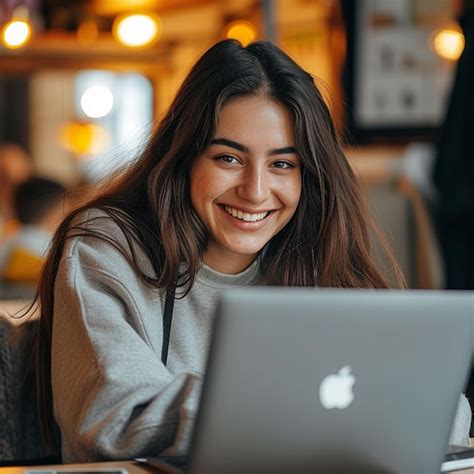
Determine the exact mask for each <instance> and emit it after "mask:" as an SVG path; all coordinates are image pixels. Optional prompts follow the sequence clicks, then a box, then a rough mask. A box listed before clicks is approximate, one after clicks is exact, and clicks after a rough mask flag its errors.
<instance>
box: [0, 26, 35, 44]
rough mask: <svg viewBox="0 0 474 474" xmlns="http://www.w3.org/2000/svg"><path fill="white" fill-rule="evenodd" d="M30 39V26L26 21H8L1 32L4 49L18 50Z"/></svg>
mask: <svg viewBox="0 0 474 474" xmlns="http://www.w3.org/2000/svg"><path fill="white" fill-rule="evenodd" d="M30 38H31V25H30V23H29V21H28V20H21V19H13V20H10V21H9V22H8V23H7V24H6V25H5V26H4V27H3V30H2V43H3V45H4V46H5V47H6V48H9V49H18V48H21V47H23V46H25V44H26V43H28V41H29V40H30Z"/></svg>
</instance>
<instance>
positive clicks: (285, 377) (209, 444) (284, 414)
mask: <svg viewBox="0 0 474 474" xmlns="http://www.w3.org/2000/svg"><path fill="white" fill-rule="evenodd" d="M473 294H474V293H472V292H471V293H470V292H449V293H448V292H440V291H436V292H429V291H416V292H415V291H393V290H375V291H374V290H359V291H354V290H319V289H300V288H268V287H266V288H263V287H262V288H255V287H254V288H246V289H236V290H232V291H230V292H227V293H224V294H223V295H222V299H221V301H220V304H219V307H218V311H217V319H216V325H215V329H214V337H213V342H212V345H211V351H210V356H209V362H208V369H207V374H206V380H205V384H204V388H203V395H202V400H201V408H200V413H199V419H198V422H197V425H196V430H195V433H194V441H193V449H192V456H191V472H192V473H206V474H213V473H222V472H225V473H226V474H232V473H237V472H239V473H242V472H246V473H251V472H272V473H276V472H285V473H289V472H291V473H292V474H299V473H310V472H326V471H330V472H335V471H346V472H349V471H350V472H370V471H374V472H404V473H406V472H436V471H438V472H439V466H440V464H441V461H442V459H443V456H444V454H445V450H446V447H447V443H448V438H449V434H450V430H451V425H452V420H453V417H454V413H455V410H456V406H457V403H458V400H459V394H460V392H461V391H462V389H463V386H464V383H465V381H466V377H467V373H468V370H469V367H470V361H471V354H472V337H471V324H472V319H473V317H474V316H473V314H474V310H473V308H474V297H473Z"/></svg>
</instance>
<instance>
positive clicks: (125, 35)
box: [113, 14, 160, 48]
mask: <svg viewBox="0 0 474 474" xmlns="http://www.w3.org/2000/svg"><path fill="white" fill-rule="evenodd" d="M113 33H114V36H115V38H116V39H117V40H118V41H120V42H121V43H123V44H124V45H126V46H129V47H131V48H138V47H142V46H147V45H150V44H152V43H154V42H155V41H157V40H158V38H159V35H160V24H159V20H158V18H157V17H156V16H151V15H144V14H136V15H127V16H120V17H117V18H116V20H115V21H114V25H113Z"/></svg>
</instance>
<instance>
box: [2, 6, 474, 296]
mask: <svg viewBox="0 0 474 474" xmlns="http://www.w3.org/2000/svg"><path fill="white" fill-rule="evenodd" d="M472 17H473V2H472V1H470V0H464V1H463V0H458V1H453V0H357V1H355V0H354V1H353V0H154V1H152V0H2V1H1V3H0V32H1V44H0V282H1V283H0V298H9V299H12V298H18V297H22V296H25V297H27V296H28V295H31V292H32V288H34V282H35V281H36V279H37V277H38V275H39V271H40V267H41V261H42V258H43V255H44V251H45V249H46V248H47V244H48V242H49V239H50V238H51V232H52V231H53V230H54V228H55V225H56V224H57V222H58V221H59V220H60V218H61V216H62V215H63V214H64V212H67V209H69V208H70V206H71V205H73V203H74V199H75V197H74V196H75V194H74V192H75V191H77V190H81V191H80V193H82V197H83V193H84V191H83V190H84V189H85V188H83V186H84V185H86V186H89V188H87V189H89V190H90V191H89V192H93V187H94V185H95V184H96V183H98V182H100V180H102V179H103V178H105V177H107V176H108V175H109V174H111V173H112V172H113V171H115V170H117V169H120V167H121V166H124V165H126V164H127V163H128V162H129V161H130V160H133V158H134V157H135V156H136V155H137V153H139V151H140V150H141V148H142V147H143V145H144V143H145V141H146V138H147V136H148V134H149V133H150V131H151V129H152V128H153V126H154V124H156V122H157V121H159V119H160V117H161V116H162V114H163V112H164V111H165V110H166V108H167V106H168V105H169V103H170V100H171V99H172V97H173V95H174V94H175V92H176V91H177V89H178V87H179V85H180V84H181V82H182V80H183V78H184V77H185V75H186V73H187V71H188V70H189V68H190V67H191V65H192V64H193V63H194V62H195V61H196V59H197V58H198V57H199V56H200V55H201V54H202V53H203V52H204V51H205V50H206V49H207V48H209V47H210V46H211V45H212V44H213V43H215V42H216V41H219V40H221V39H223V38H237V39H239V40H240V41H241V42H242V43H244V44H247V43H249V42H250V41H252V40H256V39H267V40H271V41H274V42H275V43H277V44H278V45H279V46H280V47H282V48H283V49H284V50H285V51H286V52H287V53H288V54H289V55H290V56H291V57H292V58H293V59H294V60H295V61H297V62H298V63H299V64H300V65H301V66H303V68H305V69H306V70H308V71H309V72H310V73H311V74H313V75H314V76H315V77H316V78H317V82H318V84H319V86H320V87H321V88H322V90H323V93H324V95H325V97H326V98H327V101H328V103H329V106H330V108H331V111H332V114H333V117H334V120H335V122H336V124H337V127H338V130H339V131H340V133H341V137H342V140H343V143H344V146H345V148H346V153H347V156H348V157H349V159H350V162H351V164H352V165H353V167H354V169H355V171H356V173H357V174H358V175H359V177H360V179H361V182H362V183H363V186H364V192H366V194H367V198H368V201H369V205H370V207H371V209H372V211H373V213H374V216H375V218H376V220H377V222H378V223H379V225H380V226H381V228H382V230H383V231H384V233H385V235H386V237H387V239H388V240H389V242H390V243H391V245H392V246H393V248H394V251H395V254H396V256H397V258H398V260H399V262H400V264H401V266H402V269H403V271H404V273H405V276H406V279H407V281H408V285H409V286H410V287H411V288H473V285H474V278H473V260H474V258H473V249H472V247H473V246H472V242H473V240H472V238H473V229H472V228H473V222H474V218H473V217H474V212H473V202H474V197H473V195H474V192H473V187H474V183H473V181H474V164H473V157H472V156H473V154H472V148H471V147H469V138H470V136H471V133H470V129H471V128H472V123H473V122H474V120H473V93H472V88H473V85H474V77H473V74H472V68H473V66H472V63H473V57H472V49H473V44H472V29H473V18H472ZM470 38H471V39H470ZM473 132H474V131H473ZM25 188H26V189H25ZM51 196H53V197H51ZM54 197H56V198H57V199H54ZM41 203H42V204H44V206H42V205H40V204H41ZM25 208H26V210H25ZM25 215H26V216H27V217H25ZM22 232H23V234H25V233H26V236H25V235H23V236H22ZM374 253H375V254H376V257H377V258H378V259H379V260H380V264H381V265H382V266H383V265H384V259H383V256H382V253H381V252H380V249H378V248H377V247H375V248H374ZM31 268H33V270H31Z"/></svg>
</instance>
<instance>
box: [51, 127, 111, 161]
mask: <svg viewBox="0 0 474 474" xmlns="http://www.w3.org/2000/svg"><path fill="white" fill-rule="evenodd" d="M59 141H60V143H61V145H62V146H63V147H64V148H65V149H66V150H68V151H71V152H72V153H74V154H76V155H78V156H82V155H98V154H100V153H103V152H104V151H106V150H107V148H108V146H109V145H110V136H109V134H108V133H107V130H106V129H105V128H104V127H101V126H100V125H97V124H93V123H81V122H67V123H65V124H63V125H62V126H61V128H60V131H59Z"/></svg>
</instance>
